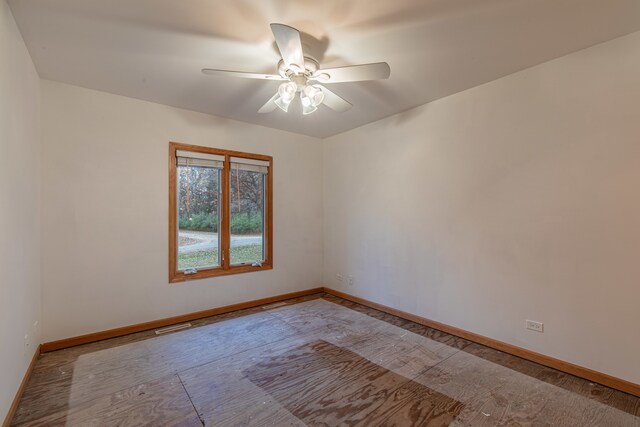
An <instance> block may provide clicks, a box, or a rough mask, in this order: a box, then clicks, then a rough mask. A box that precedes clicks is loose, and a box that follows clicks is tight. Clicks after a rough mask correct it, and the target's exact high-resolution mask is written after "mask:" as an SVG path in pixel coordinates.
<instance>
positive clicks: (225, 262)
mask: <svg viewBox="0 0 640 427" xmlns="http://www.w3.org/2000/svg"><path fill="white" fill-rule="evenodd" d="M230 170H231V160H230V156H229V155H228V154H227V155H225V156H224V168H223V169H222V224H221V230H220V233H221V234H220V246H221V249H220V250H221V258H222V268H223V269H225V270H228V269H229V266H230V262H229V261H230V260H229V247H230V243H231V236H230V228H231V227H230V217H231V215H230V214H231V210H230V201H231V196H230V194H229V182H230Z"/></svg>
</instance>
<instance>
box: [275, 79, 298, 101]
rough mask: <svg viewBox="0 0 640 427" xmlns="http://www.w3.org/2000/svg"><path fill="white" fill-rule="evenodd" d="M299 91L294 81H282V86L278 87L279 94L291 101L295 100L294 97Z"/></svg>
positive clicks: (285, 99)
mask: <svg viewBox="0 0 640 427" xmlns="http://www.w3.org/2000/svg"><path fill="white" fill-rule="evenodd" d="M297 91H298V85H296V84H295V83H294V82H286V83H282V84H281V85H280V87H278V95H280V98H282V99H283V100H284V101H285V102H287V103H290V102H291V101H293V98H295V97H296V92H297Z"/></svg>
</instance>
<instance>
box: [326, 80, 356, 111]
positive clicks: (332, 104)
mask: <svg viewBox="0 0 640 427" xmlns="http://www.w3.org/2000/svg"><path fill="white" fill-rule="evenodd" d="M318 86H320V88H321V89H322V93H324V100H323V101H322V103H323V104H324V105H326V106H327V107H329V108H331V109H332V110H334V111H337V112H338V113H344V112H345V111H347V110H348V109H349V108H351V107H353V105H351V103H349V102H347V101H345V100H344V99H343V98H342V97H340V96H338V95H336V94H335V93H333V92H331V91H330V90H329V89H327V88H326V87H324V86H322V85H318Z"/></svg>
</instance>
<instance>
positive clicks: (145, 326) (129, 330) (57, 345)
mask: <svg viewBox="0 0 640 427" xmlns="http://www.w3.org/2000/svg"><path fill="white" fill-rule="evenodd" d="M322 289H323V288H314V289H307V290H305V291H298V292H291V293H288V294H282V295H276V296H273V297H268V298H261V299H257V300H253V301H247V302H241V303H238V304H232V305H227V306H224V307H217V308H212V309H210V310H204V311H198V312H195V313H189V314H183V315H180V316H174V317H167V318H164V319H159V320H153V321H151V322H145V323H138V324H135V325H129V326H123V327H121V328H115V329H109V330H106V331H101V332H94V333H91V334H86V335H80V336H77V337H72V338H66V339H62V340H58V341H51V342H46V343H44V344H42V346H41V351H42V352H43V353H46V352H49V351H54V350H60V349H63V348H67V347H74V346H76V345H81V344H88V343H91V342H95V341H102V340H106V339H109V338H115V337H120V336H123V335H129V334H133V333H136V332H142V331H147V330H149V329H157V328H162V327H164V326H170V325H175V324H177V323H183V322H189V321H191V320H196V319H202V318H204V317H209V316H215V315H217V314H224V313H229V312H232V311H238V310H244V309H246V308H251V307H257V306H259V305H265V304H271V303H274V302H279V301H284V300H288V299H292V298H298V297H302V296H307V295H312V294H317V293H320V292H322Z"/></svg>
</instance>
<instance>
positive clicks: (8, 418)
mask: <svg viewBox="0 0 640 427" xmlns="http://www.w3.org/2000/svg"><path fill="white" fill-rule="evenodd" d="M41 349H42V345H38V348H36V351H35V352H34V353H33V357H32V358H31V362H30V363H29V366H28V367H27V370H26V372H25V373H24V376H23V377H22V382H21V383H20V387H18V390H17V391H16V395H15V396H14V398H13V402H11V406H9V412H7V415H6V417H5V418H4V421H3V422H2V427H9V425H10V424H11V420H12V419H13V416H14V415H15V413H16V411H17V410H18V405H19V404H20V399H21V398H22V393H24V388H25V387H26V385H27V382H28V381H29V378H31V373H32V372H33V368H34V367H35V366H36V362H37V361H38V358H39V357H40V352H41Z"/></svg>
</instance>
